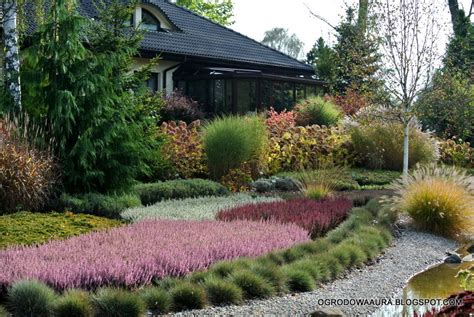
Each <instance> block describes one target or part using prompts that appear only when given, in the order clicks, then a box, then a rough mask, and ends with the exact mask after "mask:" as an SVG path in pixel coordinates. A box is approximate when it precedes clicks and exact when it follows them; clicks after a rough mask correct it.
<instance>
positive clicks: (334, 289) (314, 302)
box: [177, 230, 456, 316]
mask: <svg viewBox="0 0 474 317" xmlns="http://www.w3.org/2000/svg"><path fill="white" fill-rule="evenodd" d="M455 249H456V243H454V242H453V241H450V240H447V239H444V238H440V237H437V236H434V235H430V234H427V233H420V232H415V231H411V230H407V231H404V232H403V233H402V234H401V236H400V237H399V238H397V239H395V240H394V243H393V245H392V246H391V247H390V248H389V249H387V250H386V253H385V254H383V255H382V256H381V257H380V258H379V259H378V260H377V262H376V263H374V264H372V265H370V266H367V267H365V268H362V269H360V270H355V271H352V272H350V273H349V274H348V275H347V276H346V277H345V278H344V279H340V280H337V281H334V282H333V283H331V284H328V285H324V286H323V287H322V288H319V289H317V290H315V291H313V292H309V293H302V294H293V295H287V296H283V297H274V298H271V299H268V300H257V301H251V302H247V303H246V304H245V305H243V306H227V307H211V308H208V309H204V310H196V311H190V312H185V313H180V314H177V316H191V315H194V316H196V315H199V316H202V315H208V316H210V315H213V316H214V315H241V316H246V315H278V316H282V315H287V316H289V315H291V316H294V315H307V314H310V313H312V312H314V311H316V310H318V307H319V308H321V306H320V305H318V301H320V300H324V299H351V298H359V299H390V298H393V297H394V296H395V295H396V294H399V293H400V290H401V289H402V288H403V287H404V286H405V284H406V282H407V281H408V279H409V278H410V277H411V276H413V275H415V274H416V273H418V272H420V271H423V270H425V269H426V268H427V267H429V266H432V265H434V264H436V263H439V262H440V261H442V260H443V258H444V253H445V251H448V250H455ZM377 308H378V307H377V306H374V305H368V306H339V309H341V310H342V311H343V312H344V313H345V314H347V315H348V316H367V315H370V314H372V313H374V312H375V311H376V310H377Z"/></svg>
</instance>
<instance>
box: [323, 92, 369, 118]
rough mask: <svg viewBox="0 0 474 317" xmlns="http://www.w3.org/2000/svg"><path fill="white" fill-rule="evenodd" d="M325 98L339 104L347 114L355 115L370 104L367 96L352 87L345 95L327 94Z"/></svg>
mask: <svg viewBox="0 0 474 317" xmlns="http://www.w3.org/2000/svg"><path fill="white" fill-rule="evenodd" d="M324 99H325V100H327V101H330V102H332V103H334V104H335V105H337V106H338V107H339V109H341V110H342V112H344V114H346V115H353V114H355V113H357V111H359V110H360V109H362V108H365V107H367V105H368V100H367V97H365V96H363V95H360V94H358V93H357V92H356V91H354V90H352V89H349V90H347V91H346V93H345V94H344V95H338V96H325V97H324Z"/></svg>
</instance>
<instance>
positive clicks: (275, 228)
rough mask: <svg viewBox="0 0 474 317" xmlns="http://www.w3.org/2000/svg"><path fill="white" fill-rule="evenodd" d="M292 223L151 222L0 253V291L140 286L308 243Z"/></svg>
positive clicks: (305, 235) (300, 230)
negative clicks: (30, 285)
mask: <svg viewBox="0 0 474 317" xmlns="http://www.w3.org/2000/svg"><path fill="white" fill-rule="evenodd" d="M308 238H309V236H308V232H307V231H306V230H304V229H302V228H300V227H298V226H296V225H294V224H286V225H285V224H278V223H266V222H253V221H236V222H229V223H225V222H219V221H214V220H208V221H183V220H153V221H143V222H138V223H136V224H133V225H130V226H126V227H121V228H116V229H111V230H108V231H101V232H95V233H90V234H86V235H82V236H78V237H74V238H70V239H68V240H63V241H52V242H49V243H47V244H44V245H40V246H35V247H15V248H9V249H6V250H2V251H0V268H1V270H0V293H1V292H3V291H5V290H6V289H7V288H8V287H9V286H10V285H11V284H12V283H14V282H15V281H17V280H21V279H34V280H39V281H42V282H44V283H46V284H48V285H49V286H51V287H53V288H55V289H57V290H65V289H69V288H82V289H88V290H92V289H95V288H97V287H100V286H106V285H107V286H122V287H129V288H133V287H139V286H142V285H147V284H150V283H151V282H152V281H153V280H155V279H161V278H164V277H167V276H184V275H186V274H188V273H191V272H193V271H197V270H203V269H206V268H208V267H209V266H210V265H211V264H213V263H215V262H218V261H221V260H230V259H234V258H237V257H242V256H250V257H252V256H259V255H263V254H265V253H268V252H271V251H273V250H276V249H283V248H288V247H290V246H292V245H294V244H297V243H300V242H304V241H306V240H308Z"/></svg>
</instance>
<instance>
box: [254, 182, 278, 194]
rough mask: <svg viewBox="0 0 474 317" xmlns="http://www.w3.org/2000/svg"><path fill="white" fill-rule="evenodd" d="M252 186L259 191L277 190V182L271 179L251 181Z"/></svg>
mask: <svg viewBox="0 0 474 317" xmlns="http://www.w3.org/2000/svg"><path fill="white" fill-rule="evenodd" d="M250 186H251V187H252V188H253V189H255V190H256V191H257V192H259V193H267V192H271V191H272V190H275V182H273V181H271V180H269V179H265V178H262V179H259V180H256V181H255V182H253V183H251V184H250Z"/></svg>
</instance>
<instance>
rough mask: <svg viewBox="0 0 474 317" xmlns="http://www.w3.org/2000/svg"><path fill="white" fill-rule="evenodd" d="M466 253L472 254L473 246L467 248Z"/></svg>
mask: <svg viewBox="0 0 474 317" xmlns="http://www.w3.org/2000/svg"><path fill="white" fill-rule="evenodd" d="M467 252H469V253H474V244H473V245H471V246H470V247H469V248H467Z"/></svg>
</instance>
